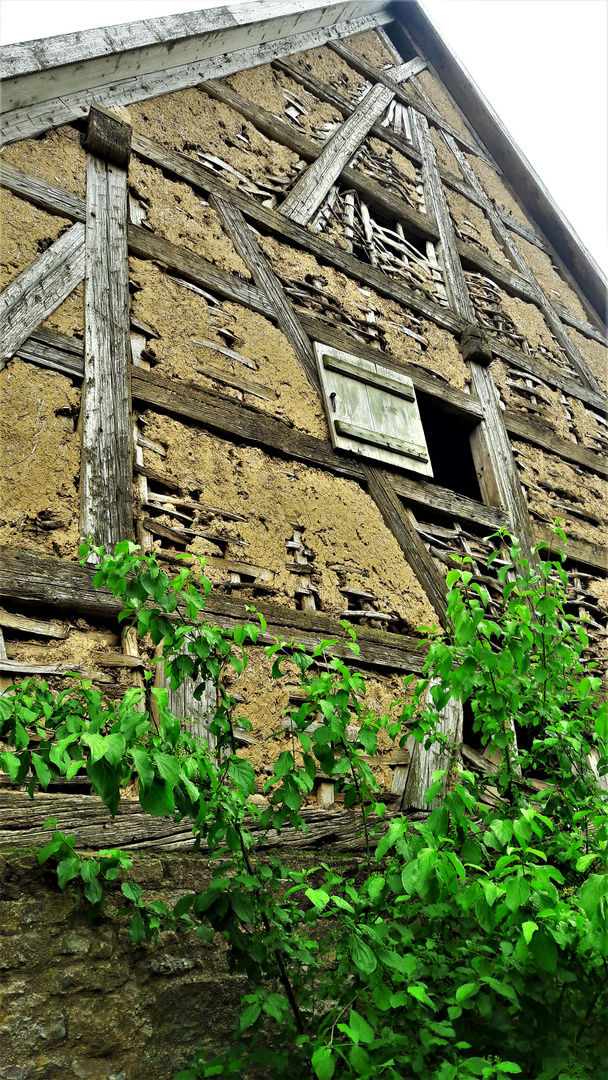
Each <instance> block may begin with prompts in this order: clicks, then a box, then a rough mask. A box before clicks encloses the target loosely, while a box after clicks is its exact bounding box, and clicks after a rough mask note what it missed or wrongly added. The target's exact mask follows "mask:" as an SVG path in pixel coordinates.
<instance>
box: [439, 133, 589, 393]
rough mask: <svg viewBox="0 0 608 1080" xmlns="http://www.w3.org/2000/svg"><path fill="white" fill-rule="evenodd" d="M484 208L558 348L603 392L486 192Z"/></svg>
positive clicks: (474, 182)
mask: <svg viewBox="0 0 608 1080" xmlns="http://www.w3.org/2000/svg"><path fill="white" fill-rule="evenodd" d="M443 137H444V139H445V141H446V143H447V145H448V146H449V148H450V150H451V151H452V153H453V154H454V156H455V157H456V160H457V161H458V164H459V166H460V169H461V171H462V174H463V176H465V177H466V178H467V180H468V182H469V184H470V185H471V187H473V188H475V190H476V191H477V194H478V195H479V196H480V197H484V196H485V192H484V189H483V186H482V185H481V184H480V182H479V180H478V179H477V176H476V174H475V172H474V171H473V169H472V168H471V166H470V164H469V162H468V161H467V159H466V157H465V155H464V154H463V153H462V152H461V150H460V149H459V147H458V146H457V145H456V143H455V141H454V139H453V138H452V136H451V135H450V134H448V133H446V132H445V131H444V132H443ZM484 209H485V212H486V214H487V216H488V219H489V221H490V223H491V225H492V227H493V228H494V230H495V231H496V232H497V234H498V235H499V236H500V238H501V240H502V242H503V244H504V245H505V247H506V248H507V251H508V253H509V256H510V258H511V259H512V260H513V262H514V263H515V265H516V266H517V267H518V268H519V271H520V273H521V275H522V277H523V278H525V280H526V281H527V282H528V284H529V285H530V286H531V288H532V294H533V297H534V300H535V302H536V304H537V305H538V307H539V308H540V309H541V311H542V313H543V315H544V316H545V319H546V320H547V323H548V325H549V327H550V329H551V330H552V331H553V334H554V335H555V338H556V340H557V341H558V343H559V345H561V347H562V349H563V350H564V352H565V353H566V356H567V357H568V359H569V360H570V362H571V363H572V364H573V366H574V367H575V368H576V369H577V371H578V372H579V374H580V375H581V377H582V378H583V379H584V381H585V382H586V384H587V386H589V387H590V388H591V389H592V390H593V391H595V393H596V394H599V395H603V389H602V387H601V385H600V383H599V382H598V381H597V379H596V378H595V376H594V375H593V373H592V372H591V371H590V369H589V366H588V364H587V362H586V361H585V360H584V359H583V357H582V356H581V354H580V352H579V350H578V349H577V348H576V346H575V345H574V343H573V341H572V340H571V339H570V338H569V337H568V334H567V333H566V331H565V330H564V328H563V326H562V324H561V322H560V319H559V318H558V316H557V314H556V312H555V311H554V309H553V307H552V305H551V304H550V302H549V300H548V299H547V297H546V296H545V294H544V292H543V290H542V289H541V287H540V285H539V284H538V282H537V280H536V278H535V276H534V274H533V272H532V270H531V269H530V267H529V266H528V263H527V261H526V259H525V258H524V256H523V255H522V254H521V252H520V250H519V248H518V247H517V245H516V244H515V243H513V241H512V239H511V237H510V236H509V233H508V230H507V229H506V227H505V226H504V224H503V222H502V219H501V218H500V216H499V215H498V214H497V213H496V210H495V209H494V205H493V203H492V201H491V199H489V198H488V197H487V196H485V207H484Z"/></svg>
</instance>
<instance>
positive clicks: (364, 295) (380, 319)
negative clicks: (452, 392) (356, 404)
mask: <svg viewBox="0 0 608 1080" xmlns="http://www.w3.org/2000/svg"><path fill="white" fill-rule="evenodd" d="M259 243H260V246H261V247H262V249H263V251H264V252H265V253H266V255H267V256H268V258H269V259H270V262H271V263H272V266H273V268H274V270H275V272H276V273H277V274H278V275H279V276H280V277H281V278H283V279H285V280H288V279H289V280H293V281H296V282H300V283H302V284H305V283H306V281H307V280H310V281H312V280H317V281H319V282H320V283H321V287H322V288H323V291H324V292H325V293H326V295H327V296H328V297H331V298H332V299H333V300H334V301H335V302H336V303H337V304H338V305H339V306H340V307H341V308H342V309H343V310H344V311H345V312H347V313H348V314H349V315H351V316H352V317H353V318H356V319H359V320H361V321H362V322H365V316H366V313H367V312H368V311H369V310H370V307H373V308H374V311H375V318H376V324H377V325H378V327H379V328H380V330H381V331H382V333H383V335H384V339H385V341H386V345H387V351H388V354H389V355H391V356H393V357H394V358H395V359H396V360H406V361H407V362H408V363H411V364H418V365H419V367H422V368H424V370H425V371H429V372H431V373H432V374H439V376H442V377H443V378H445V379H446V380H447V381H448V382H449V383H450V385H451V386H455V387H457V388H458V389H463V387H464V386H465V385H466V383H468V381H469V378H470V375H469V371H468V368H467V366H466V364H465V363H464V361H463V359H462V356H461V354H460V351H459V349H458V345H457V342H456V339H455V338H454V337H453V336H452V335H451V334H450V333H449V332H448V331H447V330H441V329H440V328H439V327H438V326H436V325H435V324H434V323H431V322H427V321H426V320H425V319H423V318H422V317H421V316H420V315H418V314H416V318H417V319H419V320H420V326H417V327H416V330H417V331H418V332H419V333H420V334H422V335H423V336H424V337H425V338H426V340H427V342H428V348H427V349H426V351H425V352H421V350H420V348H419V347H418V345H417V343H416V342H415V341H414V340H413V339H412V338H411V337H408V335H407V334H404V333H402V332H401V331H400V330H399V323H400V320H402V319H403V316H404V315H406V314H407V308H406V306H405V305H403V308H401V307H400V305H399V304H397V303H395V301H393V300H389V299H388V298H386V297H383V296H380V295H379V294H378V293H376V292H374V290H373V289H370V288H369V287H368V286H365V287H364V288H363V287H362V286H359V284H358V283H357V282H356V281H353V280H352V278H349V277H347V276H346V275H345V274H341V273H340V272H339V271H338V270H334V269H333V268H332V267H330V266H324V265H323V264H322V263H320V262H317V260H316V259H315V258H314V256H313V255H310V254H309V253H308V252H305V251H295V250H294V249H293V248H290V247H288V246H287V244H282V243H280V241H278V240H275V239H274V237H270V236H260V237H259ZM382 355H383V354H382V353H380V355H379V357H378V359H379V360H380V357H381V356H382ZM384 355H386V354H384Z"/></svg>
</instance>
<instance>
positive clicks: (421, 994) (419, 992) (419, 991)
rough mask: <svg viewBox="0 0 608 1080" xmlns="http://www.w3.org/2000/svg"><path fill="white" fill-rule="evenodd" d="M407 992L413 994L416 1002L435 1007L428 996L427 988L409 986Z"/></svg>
mask: <svg viewBox="0 0 608 1080" xmlns="http://www.w3.org/2000/svg"><path fill="white" fill-rule="evenodd" d="M407 992H408V994H411V996H412V997H413V998H416V1001H422V1003H423V1004H424V1005H430V1006H431V1008H432V1007H433V1002H432V1001H431V998H430V997H429V995H428V994H427V991H426V987H425V986H416V985H414V986H408V988H407Z"/></svg>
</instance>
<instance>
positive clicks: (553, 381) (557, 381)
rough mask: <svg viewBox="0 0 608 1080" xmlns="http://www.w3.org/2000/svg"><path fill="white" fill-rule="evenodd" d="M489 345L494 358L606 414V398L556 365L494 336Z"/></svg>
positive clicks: (490, 337) (489, 337)
mask: <svg viewBox="0 0 608 1080" xmlns="http://www.w3.org/2000/svg"><path fill="white" fill-rule="evenodd" d="M488 344H489V345H490V348H491V350H492V354H493V355H494V356H499V357H500V358H501V360H506V361H507V363H508V364H512V365H513V367H516V368H519V370H520V371H525V372H527V373H528V374H529V375H536V377H537V378H538V379H542V381H543V382H545V383H547V385H548V386H556V387H557V388H558V389H559V390H563V392H564V394H568V395H569V396H570V397H573V398H578V399H579V401H584V402H585V404H586V405H591V407H592V408H593V409H597V410H598V411H599V412H601V413H603V412H605V410H606V399H605V398H604V397H602V396H600V395H599V394H596V393H595V391H594V390H590V389H589V388H588V387H587V386H583V384H582V382H579V381H578V380H577V379H574V378H572V376H571V375H563V374H562V373H561V371H560V370H559V368H557V367H556V366H555V365H553V364H547V363H545V362H544V361H543V360H538V359H537V358H536V357H535V356H530V354H529V353H524V352H521V351H520V350H519V349H514V348H513V347H512V346H511V345H507V344H506V342H504V341H499V340H498V338H497V337H496V335H494V334H488Z"/></svg>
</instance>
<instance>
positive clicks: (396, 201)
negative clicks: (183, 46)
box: [201, 79, 435, 237]
mask: <svg viewBox="0 0 608 1080" xmlns="http://www.w3.org/2000/svg"><path fill="white" fill-rule="evenodd" d="M201 89H204V90H205V91H206V92H207V93H208V94H209V95H210V96H211V97H214V98H216V99H217V100H218V101H222V102H224V103H225V104H227V105H229V106H230V107H231V108H232V109H236V111H237V112H240V113H241V114H242V115H243V116H245V117H246V118H247V119H248V120H249V121H250V122H251V123H252V124H254V125H255V126H256V127H257V128H258V130H259V131H261V132H262V133H263V134H264V135H267V136H268V138H270V139H274V140H275V141H276V142H279V143H282V144H283V145H284V146H288V147H289V149H290V150H293V151H294V152H295V153H297V154H299V155H300V157H303V158H304V159H305V160H306V161H313V162H315V165H316V162H317V159H318V158H319V157H320V155H321V154H323V153H324V149H325V148H324V147H323V146H321V145H319V143H318V142H314V141H313V140H312V139H309V138H307V137H306V136H305V135H303V134H302V133H301V132H299V131H297V129H296V128H295V127H294V126H293V125H292V124H288V123H286V122H285V121H284V120H280V119H279V118H278V117H276V116H275V115H274V114H273V113H270V112H268V110H267V109H264V108H262V106H261V105H259V104H258V103H257V102H255V103H252V102H250V101H247V100H246V99H245V98H243V97H241V96H240V95H239V94H237V93H236V92H235V91H234V90H232V89H231V88H230V87H229V86H225V85H224V84H223V83H222V82H220V81H219V80H217V79H211V80H209V81H208V82H205V83H202V85H201ZM351 112H354V110H351ZM349 115H350V114H349ZM380 131H382V132H383V131H384V128H381V129H380ZM307 172H308V170H307ZM303 175H306V174H303ZM340 182H341V184H342V185H343V186H344V187H345V188H348V189H351V188H352V190H353V191H357V192H358V193H359V194H360V195H361V196H362V198H364V199H365V200H366V201H367V202H368V203H369V205H370V206H375V207H376V208H377V209H379V210H381V211H382V212H383V213H385V214H388V215H389V216H390V217H399V218H400V219H401V220H402V221H403V222H404V223H405V224H406V225H407V226H408V227H409V228H410V229H411V230H412V231H413V232H414V233H415V234H416V235H417V236H423V237H427V236H431V237H434V236H435V232H434V227H433V223H432V222H431V221H430V220H429V219H428V217H426V216H425V215H424V214H422V213H420V212H419V211H418V210H415V209H414V208H413V207H411V206H409V205H408V204H407V203H405V202H404V201H403V200H402V199H400V198H399V197H398V196H397V195H393V194H392V193H391V192H390V191H386V190H385V189H384V188H383V187H382V185H381V184H379V183H378V182H377V181H375V180H373V179H372V178H371V177H370V176H368V175H367V174H366V173H365V172H363V171H361V170H359V169H356V168H350V167H349V166H348V165H347V164H344V165H343V167H342V169H341V173H340ZM330 187H331V184H330ZM328 190H329V188H328Z"/></svg>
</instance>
